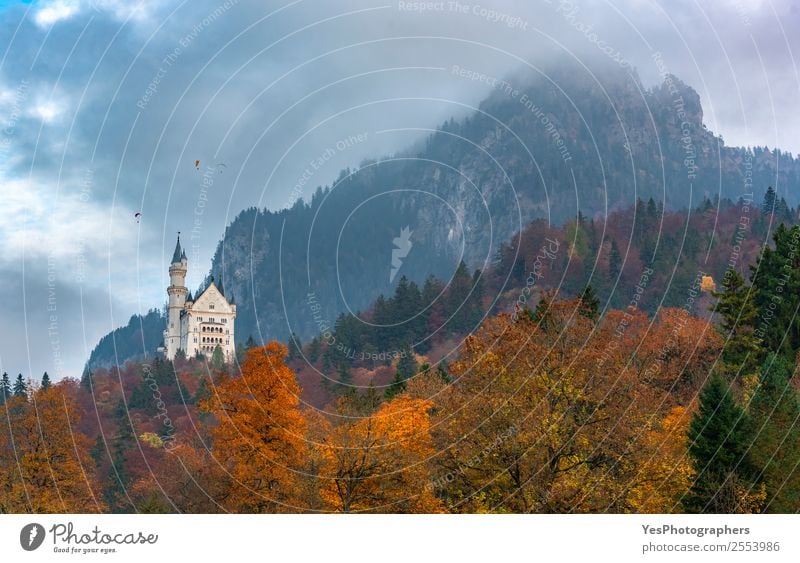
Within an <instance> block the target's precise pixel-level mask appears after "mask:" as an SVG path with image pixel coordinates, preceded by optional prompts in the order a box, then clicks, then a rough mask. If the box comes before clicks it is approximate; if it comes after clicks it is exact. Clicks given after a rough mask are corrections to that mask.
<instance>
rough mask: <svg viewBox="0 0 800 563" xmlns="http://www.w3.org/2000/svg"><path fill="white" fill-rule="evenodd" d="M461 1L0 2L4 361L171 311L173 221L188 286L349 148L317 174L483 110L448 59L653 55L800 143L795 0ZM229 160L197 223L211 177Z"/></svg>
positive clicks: (48, 366)
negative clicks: (206, 176)
mask: <svg viewBox="0 0 800 563" xmlns="http://www.w3.org/2000/svg"><path fill="white" fill-rule="evenodd" d="M462 4H465V5H467V6H468V9H467V11H466V12H464V13H460V12H455V11H452V10H449V11H448V10H444V11H435V12H426V13H420V12H417V11H413V10H408V9H404V8H402V7H401V3H399V2H397V1H386V2H381V1H370V0H346V1H337V2H328V1H322V0H306V1H303V0H293V1H284V2H278V1H273V0H268V1H254V0H247V1H245V0H229V1H228V2H227V3H226V2H225V0H211V1H209V0H191V1H183V2H180V1H168V0H150V1H140V2H135V1H123V0H76V1H70V0H39V1H37V2H33V3H29V2H8V1H5V2H0V46H2V53H3V55H2V58H0V124H2V128H0V181H1V182H2V186H3V188H4V190H3V192H4V195H5V198H4V211H5V213H3V214H0V303H2V304H3V311H2V313H3V318H4V328H3V330H4V338H3V339H1V341H0V370H6V371H9V372H10V373H13V374H16V373H18V372H22V373H23V374H25V375H26V376H27V375H31V374H32V375H34V376H36V377H38V376H39V375H40V374H41V372H42V371H44V370H48V371H49V372H50V373H51V374H55V375H56V376H57V377H60V376H66V375H72V376H79V375H80V369H81V366H82V364H83V362H84V361H85V359H86V357H87V356H88V352H89V351H90V350H91V348H92V347H93V346H94V345H95V343H96V342H97V339H98V338H99V337H100V336H102V335H103V334H105V333H107V332H108V331H109V330H111V329H113V328H115V327H117V326H120V325H123V324H125V323H127V320H128V318H129V316H130V315H131V314H132V313H136V312H145V311H147V310H148V309H149V308H151V307H160V306H161V305H162V304H163V302H164V300H165V297H166V293H165V285H166V283H167V279H166V261H167V260H168V258H169V256H170V253H171V251H172V248H173V246H174V240H175V232H176V231H178V230H181V231H184V232H188V231H190V230H191V229H192V228H193V227H195V228H196V229H197V233H198V236H197V238H196V240H194V241H193V243H192V244H191V245H190V246H189V249H188V252H189V255H190V261H191V262H190V284H191V285H192V286H193V287H194V286H195V285H197V284H198V283H199V282H200V280H201V278H202V276H204V275H205V273H206V272H207V271H208V267H209V263H210V258H211V255H212V253H213V251H214V248H215V245H216V243H217V241H218V240H219V238H220V237H221V236H222V233H223V232H224V228H225V225H227V224H228V223H229V222H230V220H231V219H232V218H233V217H234V216H235V215H236V214H237V213H238V212H239V211H240V210H241V209H243V208H246V207H250V206H253V205H255V206H259V207H269V208H272V209H278V208H281V207H285V206H286V205H287V204H289V203H291V201H292V199H293V196H292V189H293V187H294V186H295V184H296V183H297V181H298V178H299V177H300V176H302V173H303V170H304V169H305V168H306V166H307V163H308V161H309V160H311V159H313V158H314V157H315V156H317V155H320V154H322V153H323V152H324V151H325V150H326V149H327V148H328V147H330V146H334V145H335V144H336V142H337V141H338V140H341V139H343V138H346V137H347V136H350V135H356V134H359V133H362V132H365V131H369V132H370V137H369V138H370V141H369V142H368V143H359V144H356V145H355V146H352V147H350V148H348V150H346V151H337V152H336V154H335V155H334V156H333V158H331V159H330V160H329V161H328V162H327V163H326V164H325V166H324V167H323V168H322V169H320V170H318V171H316V172H315V174H314V177H313V178H312V179H311V182H310V184H311V185H312V186H316V185H318V184H323V185H324V184H329V183H330V182H331V181H332V180H333V179H334V178H335V176H336V173H337V171H338V170H339V169H340V168H343V167H345V166H354V165H357V164H358V162H360V161H361V160H362V159H364V158H368V157H376V156H380V155H384V154H389V153H392V152H393V151H396V150H399V149H402V148H404V147H406V146H408V145H409V144H410V143H412V142H414V141H415V140H417V138H418V136H414V135H410V134H408V133H405V134H401V133H395V134H373V133H374V132H376V131H379V130H384V129H387V130H388V129H396V128H398V127H420V128H430V127H435V126H436V125H437V124H438V123H441V121H443V120H444V119H446V118H447V117H449V116H450V115H463V114H464V113H465V111H467V110H466V109H465V107H469V106H473V105H476V104H477V103H479V101H480V100H481V99H482V98H483V97H485V96H486V95H487V94H488V93H489V88H488V87H487V86H486V85H485V84H481V83H479V82H475V81H468V80H463V79H458V78H457V77H454V76H453V74H452V73H451V72H449V71H448V70H449V69H450V68H452V66H453V65H461V66H470V67H472V68H475V69H476V70H479V71H481V72H486V73H488V74H491V75H494V76H498V77H503V76H507V75H510V73H514V72H515V71H517V70H518V69H519V67H520V65H521V61H523V60H524V61H528V62H529V63H531V64H534V65H539V66H543V67H544V66H546V65H547V64H553V62H554V61H558V60H559V57H574V58H577V59H580V60H582V61H587V62H588V63H589V64H591V63H592V62H597V61H603V60H604V55H603V54H602V52H601V48H604V49H613V50H615V51H619V52H620V53H621V54H622V55H623V56H624V57H625V58H626V59H627V60H629V61H631V63H632V64H634V65H635V66H636V68H637V70H638V72H639V75H640V76H641V78H642V80H643V81H644V82H645V84H648V85H652V84H654V83H655V82H657V80H658V69H657V68H656V67H655V65H654V64H653V58H652V54H653V53H654V52H655V51H659V52H661V53H662V54H663V60H664V61H665V63H666V64H667V66H668V68H669V70H670V71H671V72H673V73H674V74H676V75H678V76H680V77H681V78H682V79H683V80H685V81H686V82H687V83H689V84H691V85H692V86H693V87H694V88H695V89H697V91H698V92H699V93H700V95H701V98H702V99H703V103H704V110H705V120H706V123H707V125H708V126H709V128H711V129H713V130H714V131H716V132H719V133H721V134H722V135H724V137H725V140H726V142H727V143H728V144H746V145H756V144H757V145H768V146H776V145H777V146H780V147H782V148H784V149H788V150H791V151H793V152H798V151H800V112H797V111H796V100H797V97H798V90H800V87H799V84H800V80H798V70H797V65H796V58H797V56H798V55H800V53H798V41H800V37H798V35H797V34H796V33H793V31H794V30H796V29H798V26H799V24H800V21H798V20H799V19H800V18H798V12H797V9H796V8H795V7H794V3H793V2H789V1H784V2H766V1H764V2H762V1H754V2H737V1H733V0H731V1H727V0H724V1H723V0H712V1H710V2H704V3H702V5H698V4H696V3H695V2H689V1H685V0H676V1H671V2H663V3H657V2H653V1H649V0H625V1H614V2H605V1H596V2H595V1H591V2H575V3H569V2H565V1H563V0H550V1H548V0H540V1H538V2H537V1H534V2H530V1H522V0H517V1H513V0H508V1H504V0H494V1H492V2H484V3H483V4H479V3H462ZM514 18H516V19H514ZM512 22H515V23H513V25H512ZM400 98H418V99H419V98H428V99H429V100H428V101H420V100H417V101H408V100H400ZM195 160H200V161H201V166H200V170H196V169H195V166H194V163H195ZM218 163H224V164H225V165H226V166H225V167H224V168H223V169H222V173H221V174H216V176H215V178H216V179H215V183H214V186H213V188H212V189H211V190H209V192H208V194H207V197H208V198H209V204H208V205H206V206H204V207H203V212H202V214H198V201H199V194H200V192H201V185H202V171H203V169H204V167H205V166H206V165H207V164H212V165H217V164H218ZM312 189H313V188H312ZM302 195H306V196H307V195H308V193H304V194H302ZM136 212H141V213H142V219H141V221H140V222H139V223H137V222H136V221H135V220H134V218H133V216H134V213H136ZM196 221H199V224H197V223H196Z"/></svg>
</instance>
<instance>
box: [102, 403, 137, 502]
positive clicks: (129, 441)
mask: <svg viewBox="0 0 800 563" xmlns="http://www.w3.org/2000/svg"><path fill="white" fill-rule="evenodd" d="M114 415H115V418H116V419H117V422H118V424H119V427H118V428H117V431H116V432H115V433H114V435H113V436H112V438H111V476H110V482H109V484H108V486H107V487H106V489H105V491H104V496H105V499H106V502H107V503H108V506H109V507H110V508H111V511H112V512H117V513H119V512H126V511H127V510H128V508H129V507H130V498H129V497H128V488H129V486H130V484H131V475H130V472H129V471H128V467H127V463H126V459H125V453H126V452H128V451H129V450H131V449H133V447H134V444H135V442H136V438H135V436H134V434H133V430H132V428H131V421H130V419H129V417H128V414H127V410H126V409H125V403H124V402H123V401H122V399H120V400H119V402H118V403H117V406H116V408H115V411H114Z"/></svg>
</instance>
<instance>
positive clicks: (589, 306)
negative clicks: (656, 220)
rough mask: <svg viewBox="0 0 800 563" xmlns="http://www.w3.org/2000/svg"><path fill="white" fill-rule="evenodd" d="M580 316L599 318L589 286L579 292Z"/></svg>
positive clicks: (597, 306)
mask: <svg viewBox="0 0 800 563" xmlns="http://www.w3.org/2000/svg"><path fill="white" fill-rule="evenodd" d="M650 201H652V200H650ZM580 314H581V315H583V316H584V317H586V318H587V319H590V320H592V321H597V319H598V318H600V300H599V299H598V298H597V295H595V293H594V289H592V286H591V285H587V286H586V287H585V288H584V290H583V291H582V292H581V296H580Z"/></svg>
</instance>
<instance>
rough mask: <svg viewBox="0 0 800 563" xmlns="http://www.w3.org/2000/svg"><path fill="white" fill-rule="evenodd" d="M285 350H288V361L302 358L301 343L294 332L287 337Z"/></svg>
mask: <svg viewBox="0 0 800 563" xmlns="http://www.w3.org/2000/svg"><path fill="white" fill-rule="evenodd" d="M287 348H288V350H289V355H288V358H289V359H290V360H296V359H298V358H302V357H303V343H302V342H301V341H300V337H299V336H297V334H295V333H294V332H292V334H290V335H289V342H288V343H287Z"/></svg>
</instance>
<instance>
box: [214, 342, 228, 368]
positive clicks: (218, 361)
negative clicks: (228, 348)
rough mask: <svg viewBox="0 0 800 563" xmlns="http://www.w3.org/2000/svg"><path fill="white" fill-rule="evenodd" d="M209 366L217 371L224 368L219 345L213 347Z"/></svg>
mask: <svg viewBox="0 0 800 563" xmlns="http://www.w3.org/2000/svg"><path fill="white" fill-rule="evenodd" d="M211 365H212V366H213V367H214V369H215V370H217V371H222V368H224V367H225V354H223V353H222V348H221V347H220V345H219V344H217V345H216V346H214V352H212V353H211Z"/></svg>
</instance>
